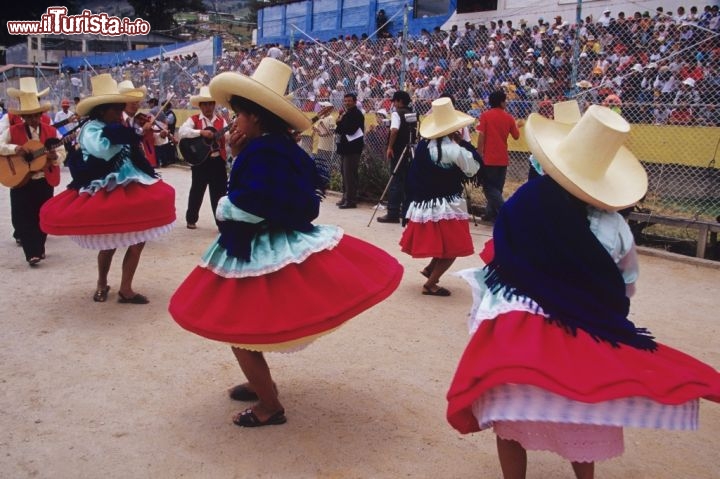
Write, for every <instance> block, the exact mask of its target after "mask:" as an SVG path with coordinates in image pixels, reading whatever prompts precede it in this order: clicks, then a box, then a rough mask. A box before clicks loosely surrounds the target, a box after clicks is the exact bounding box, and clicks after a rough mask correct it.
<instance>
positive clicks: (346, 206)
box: [338, 203, 357, 210]
mask: <svg viewBox="0 0 720 479" xmlns="http://www.w3.org/2000/svg"><path fill="white" fill-rule="evenodd" d="M338 208H340V209H341V210H347V209H350V208H357V205H356V204H355V203H343V204H341V205H338Z"/></svg>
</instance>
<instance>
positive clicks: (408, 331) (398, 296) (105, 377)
mask: <svg viewBox="0 0 720 479" xmlns="http://www.w3.org/2000/svg"><path fill="white" fill-rule="evenodd" d="M162 173H163V176H164V177H165V179H166V181H167V182H168V183H170V184H171V185H173V186H174V187H175V188H176V192H177V202H176V204H177V211H178V218H179V221H178V225H177V226H178V227H177V228H175V229H174V230H173V231H172V232H171V234H170V235H168V236H167V237H166V238H165V239H163V240H161V241H156V242H153V243H149V244H148V245H147V247H146V249H145V251H144V253H143V257H142V259H141V262H140V268H139V270H138V273H137V275H136V281H135V287H136V289H137V290H138V291H140V292H142V293H144V294H146V295H147V296H149V298H150V300H151V303H150V304H149V305H146V306H137V305H125V304H119V303H117V288H118V285H119V276H120V268H119V261H120V259H121V256H120V255H118V257H117V258H116V263H115V264H114V265H113V268H112V270H111V278H110V284H111V286H112V290H111V291H110V298H109V300H108V302H107V303H104V304H101V303H94V302H93V301H92V299H91V296H92V293H93V290H94V285H95V275H96V266H95V265H96V263H95V261H96V253H95V252H94V251H90V250H84V249H81V248H79V247H78V246H76V245H75V244H74V243H72V242H71V241H70V240H69V239H67V238H61V237H50V238H49V239H48V243H47V255H48V257H47V259H46V260H45V261H44V262H42V263H41V264H40V265H39V266H38V267H37V268H30V267H28V265H27V264H26V263H25V261H24V257H23V255H22V251H21V249H20V248H17V247H16V246H15V244H14V242H13V240H12V238H11V233H12V231H11V226H10V221H9V218H10V211H9V195H8V194H7V193H6V192H5V193H3V194H2V195H0V218H3V221H2V223H0V245H2V248H0V258H1V262H2V265H3V274H2V276H0V289H1V290H2V296H1V297H0V298H1V299H0V322H1V324H2V337H1V339H0V477H3V478H25V477H41V478H46V477H48V478H96V477H104V478H150V477H152V478H180V477H182V478H253V477H261V478H399V477H413V478H436V477H439V478H499V477H500V471H499V466H498V463H497V459H496V456H495V438H494V436H493V434H492V433H491V432H487V431H486V432H482V433H478V434H473V435H468V436H461V435H459V434H458V433H456V432H455V431H454V430H453V429H452V428H450V426H449V425H448V424H447V422H446V421H445V406H446V402H445V393H446V391H447V388H448V385H449V382H450V380H451V377H452V374H453V372H454V370H455V366H456V363H457V360H458V358H459V356H460V354H461V353H462V351H463V349H464V346H465V344H466V343H467V341H468V335H467V329H466V314H467V312H468V310H469V307H470V304H471V296H470V291H469V289H468V288H467V287H466V286H465V284H464V282H463V281H462V280H460V279H459V278H456V277H452V276H448V277H447V278H445V279H444V281H443V285H444V286H446V287H448V288H449V289H451V290H452V292H453V295H452V296H451V297H449V298H438V297H428V296H422V295H421V294H420V289H421V284H422V280H423V278H422V276H420V274H419V270H420V269H421V267H422V266H423V262H422V261H420V260H413V259H411V258H409V257H408V256H406V255H404V254H401V253H400V251H399V247H398V245H397V242H398V239H399V237H400V232H401V228H400V227H399V226H398V225H389V224H378V223H373V224H372V225H371V227H368V226H367V224H368V220H369V219H370V215H371V214H372V210H371V209H370V207H369V206H368V205H365V206H364V207H361V208H359V209H357V210H338V209H337V208H336V207H335V201H336V198H335V197H332V196H330V197H329V198H328V199H327V200H326V201H325V202H324V203H323V206H322V212H321V215H320V218H319V220H318V222H319V223H323V222H324V223H334V224H338V225H341V226H342V227H343V228H344V229H345V231H346V232H347V233H349V234H352V235H355V236H358V237H360V238H364V239H366V240H368V241H371V242H373V243H375V244H376V245H379V246H381V247H383V248H384V249H386V250H387V251H389V252H390V253H391V254H394V255H395V256H396V257H397V258H398V260H399V261H400V262H401V263H402V264H403V265H404V266H405V276H404V278H403V281H402V283H401V284H400V287H399V288H398V290H397V291H396V292H395V293H394V294H393V295H392V296H391V297H390V298H389V299H388V300H386V301H385V302H383V303H381V304H379V305H377V306H376V307H374V308H372V309H371V310H369V311H366V312H365V313H363V314H361V315H360V316H358V317H357V318H355V319H353V320H351V321H349V322H348V323H347V324H346V325H345V326H343V327H342V328H340V329H339V330H338V331H336V332H334V333H333V334H330V335H328V336H326V337H323V338H321V339H320V340H318V341H317V342H315V343H314V344H313V345H311V346H310V347H308V348H307V349H305V350H303V351H301V352H298V353H295V354H272V355H269V356H268V360H269V362H270V365H271V368H272V370H273V373H274V375H275V380H276V381H277V384H278V387H279V390H280V394H281V398H282V401H283V403H284V405H285V407H286V410H287V416H288V423H287V424H286V425H283V426H277V427H266V428H259V429H254V430H253V429H243V428H239V427H236V426H234V425H233V424H232V422H231V420H230V419H231V417H232V415H233V414H234V413H236V412H237V411H238V410H240V409H241V408H244V407H245V405H244V404H241V403H237V402H234V401H231V400H230V399H229V398H228V397H227V392H226V390H227V388H228V387H230V386H232V385H234V384H236V383H238V382H240V381H242V380H243V376H242V373H241V372H240V369H239V367H238V366H237V364H236V363H235V362H234V359H233V357H232V354H231V352H230V349H229V348H228V347H227V346H225V345H223V344H220V343H215V342H212V341H209V340H205V339H203V338H200V337H198V336H195V335H193V334H190V333H188V332H186V331H184V330H183V329H181V328H180V327H179V326H177V325H176V324H175V322H174V321H173V320H172V318H171V317H170V315H169V314H168V312H167V304H168V300H169V298H170V295H171V294H172V293H173V291H174V290H175V288H176V287H177V285H178V284H179V283H180V282H181V281H182V280H183V278H184V277H185V276H186V275H187V274H188V273H189V272H190V270H191V269H192V268H193V267H194V266H195V265H196V263H197V261H198V258H199V256H200V255H201V253H202V252H203V251H204V249H205V247H206V246H207V245H208V244H209V243H210V242H211V241H212V240H213V238H214V236H215V232H216V230H215V228H214V225H213V223H212V220H211V216H210V207H209V204H208V203H207V200H206V204H204V205H203V210H202V216H201V220H200V222H199V229H197V230H195V231H191V230H188V229H186V228H185V223H184V221H182V220H183V218H184V212H185V202H186V199H187V192H188V188H189V183H190V174H189V171H188V170H184V169H181V168H175V167H173V168H168V169H165V170H163V171H162ZM64 175H65V179H67V177H68V176H69V175H68V174H67V172H64ZM471 230H472V233H473V235H474V239H475V245H476V249H477V248H480V246H481V245H482V243H483V242H484V241H485V240H486V239H487V238H488V236H489V234H490V229H489V228H488V227H486V226H472V225H471ZM119 253H120V254H122V252H119ZM640 261H641V278H640V282H639V288H638V293H637V296H636V297H635V299H634V300H633V305H632V316H631V319H632V320H633V321H635V322H636V323H638V324H640V325H642V326H646V327H648V328H650V329H651V330H652V331H653V332H654V333H655V334H656V336H657V337H658V338H659V339H660V340H661V341H663V342H665V343H667V344H670V345H673V346H675V347H677V348H679V349H682V350H683V351H685V352H687V353H690V354H692V355H694V356H696V357H698V358H699V359H701V360H704V361H706V362H708V363H709V364H711V365H714V366H715V367H720V348H719V347H718V344H720V343H719V341H718V338H719V337H720V322H719V321H720V315H719V314H718V311H720V295H718V285H720V269H717V268H713V267H710V266H702V265H696V264H692V263H689V262H679V261H674V260H670V259H667V258H666V257H659V256H656V255H641V258H640ZM480 264H481V263H480V260H479V258H477V256H472V257H468V258H462V259H459V260H458V261H457V262H456V264H455V265H454V266H453V268H452V270H451V271H457V270H459V269H462V268H466V267H473V266H479V265H480ZM278 301H293V297H292V293H291V292H289V293H288V296H287V297H286V298H278ZM598 367H601V365H598ZM700 416H701V425H700V429H699V430H698V431H696V432H668V431H656V430H626V434H625V443H626V444H625V447H626V452H625V454H624V455H623V456H622V457H620V458H618V459H614V460H611V461H606V462H602V463H599V464H598V465H597V477H599V478H608V479H610V478H616V479H620V478H634V479H641V478H693V479H710V478H720V466H718V462H717V457H718V455H719V453H720V445H719V443H718V436H717V431H719V430H720V405H718V404H713V403H710V402H707V401H703V402H702V406H701V411H700ZM528 477H529V478H536V479H539V478H569V477H572V473H571V470H570V466H569V465H568V464H567V463H565V462H564V461H562V460H561V459H560V458H559V457H557V456H554V455H552V454H550V453H538V452H531V453H530V454H529V473H528Z"/></svg>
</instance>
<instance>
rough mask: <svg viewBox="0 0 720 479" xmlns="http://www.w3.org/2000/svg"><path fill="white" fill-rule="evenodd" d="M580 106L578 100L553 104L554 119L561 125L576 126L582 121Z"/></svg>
mask: <svg viewBox="0 0 720 479" xmlns="http://www.w3.org/2000/svg"><path fill="white" fill-rule="evenodd" d="M581 117H582V114H581V113H580V105H579V104H578V102H577V100H567V101H559V102H557V103H554V104H553V118H554V119H555V121H559V122H560V123H567V124H569V125H574V124H575V123H577V122H579V121H580V118H581Z"/></svg>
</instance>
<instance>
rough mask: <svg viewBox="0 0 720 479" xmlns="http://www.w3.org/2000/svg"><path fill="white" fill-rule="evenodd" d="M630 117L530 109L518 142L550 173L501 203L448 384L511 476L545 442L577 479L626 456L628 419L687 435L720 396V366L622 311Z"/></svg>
mask: <svg viewBox="0 0 720 479" xmlns="http://www.w3.org/2000/svg"><path fill="white" fill-rule="evenodd" d="M629 131H630V125H629V124H628V123H627V122H626V121H625V120H624V119H623V118H622V117H621V116H620V115H618V114H616V113H614V112H613V111H611V110H610V109H608V108H605V107H601V106H597V105H594V106H591V107H590V108H589V109H588V110H587V111H586V113H585V114H584V115H583V116H582V118H580V120H579V121H578V123H577V124H576V125H573V124H572V123H563V122H559V121H557V120H550V119H547V118H544V117H543V116H541V115H539V114H537V113H533V114H532V115H530V117H529V119H528V121H527V123H526V126H525V138H526V140H527V143H528V145H529V147H530V150H531V151H532V153H533V155H534V156H535V158H536V159H537V161H538V162H539V163H540V165H541V166H542V169H543V171H544V172H545V173H546V175H545V176H541V177H539V178H536V179H533V180H531V181H529V182H527V183H526V184H525V185H523V186H522V187H521V188H520V189H519V190H518V191H517V192H516V193H515V194H514V195H513V196H512V197H511V198H510V199H509V200H508V201H507V202H506V203H505V205H504V206H503V208H502V209H501V210H500V214H499V216H498V218H497V221H496V222H495V227H494V230H493V239H492V240H491V242H489V243H490V244H489V245H488V247H487V248H486V250H485V251H484V252H483V254H481V256H482V257H483V259H484V260H485V261H486V262H487V263H488V265H487V266H486V267H485V268H481V269H473V270H466V271H463V272H461V273H460V275H461V276H463V277H464V278H465V279H466V280H467V281H468V282H469V283H470V285H471V286H472V289H473V296H474V303H473V308H472V310H471V313H470V331H471V333H472V334H473V336H472V339H471V340H470V343H469V344H468V346H467V348H466V350H465V353H464V354H463V356H462V358H461V360H460V363H459V365H458V368H457V371H456V373H455V377H454V379H453V382H452V384H451V386H450V390H449V392H448V411H447V418H448V421H449V422H450V424H451V425H452V426H453V427H454V428H456V429H457V430H458V431H460V432H461V433H469V432H474V431H479V430H482V429H488V428H490V427H492V428H493V429H494V431H495V434H496V435H497V448H498V457H499V459H500V466H501V468H502V472H503V476H504V477H505V478H506V479H511V478H512V479H517V478H524V477H525V473H526V468H527V453H526V451H527V450H528V449H531V450H549V451H553V452H555V453H557V454H558V455H560V456H561V457H563V458H565V459H567V460H569V461H570V462H571V463H572V467H573V469H574V471H575V475H576V477H578V478H592V477H594V463H595V461H599V460H604V459H609V458H612V457H615V456H618V455H620V454H622V452H623V431H622V428H623V427H624V426H630V427H646V428H663V429H696V428H697V427H698V400H699V398H706V399H709V400H712V401H716V402H717V401H720V374H718V372H717V371H716V370H715V369H713V368H712V367H710V366H708V365H706V364H703V363H702V362H700V361H698V360H696V359H694V358H692V357H690V356H688V355H686V354H683V353H682V352H680V351H678V350H675V349H673V348H671V347H668V346H665V345H663V344H660V343H656V342H655V341H654V340H653V338H652V336H650V333H649V332H648V331H647V330H645V329H643V328H638V327H636V326H635V325H634V324H633V323H632V322H631V321H630V320H628V319H627V317H628V313H629V307H630V299H629V297H630V296H631V295H632V293H633V291H634V284H635V281H636V279H637V276H638V262H637V256H636V252H635V246H634V242H633V237H632V233H631V232H630V229H629V227H628V225H627V223H626V222H625V221H624V219H623V218H622V217H621V216H620V215H619V214H618V213H616V211H618V210H620V209H623V208H625V207H628V206H630V205H633V204H634V203H636V202H637V201H638V200H639V199H640V198H642V196H643V195H644V194H645V192H646V190H647V175H646V173H645V170H644V169H643V167H642V165H641V164H640V162H639V161H638V160H637V159H636V158H635V156H634V155H633V154H632V153H631V152H630V151H629V150H628V149H626V148H625V147H624V146H622V145H623V143H624V142H625V140H626V138H627V136H628V135H629Z"/></svg>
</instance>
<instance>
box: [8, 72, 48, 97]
mask: <svg viewBox="0 0 720 479" xmlns="http://www.w3.org/2000/svg"><path fill="white" fill-rule="evenodd" d="M18 86H19V87H20V88H8V89H7V94H8V96H10V97H12V98H20V95H22V94H23V93H34V94H35V96H45V95H47V94H48V92H49V91H50V88H45V89H44V90H42V91H38V89H37V82H36V81H35V77H20V82H19V85H18Z"/></svg>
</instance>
